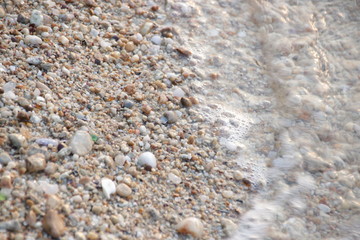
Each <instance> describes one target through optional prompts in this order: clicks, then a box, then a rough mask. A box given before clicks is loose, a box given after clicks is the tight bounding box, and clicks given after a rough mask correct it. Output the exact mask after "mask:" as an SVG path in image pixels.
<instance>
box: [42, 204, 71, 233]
mask: <svg viewBox="0 0 360 240" xmlns="http://www.w3.org/2000/svg"><path fill="white" fill-rule="evenodd" d="M43 228H44V231H45V232H47V233H48V234H49V235H50V236H52V237H54V238H59V237H61V236H63V235H64V234H65V230H66V228H65V223H64V220H63V217H62V216H61V215H59V214H58V212H57V211H56V210H49V211H47V213H46V215H45V217H44V220H43Z"/></svg>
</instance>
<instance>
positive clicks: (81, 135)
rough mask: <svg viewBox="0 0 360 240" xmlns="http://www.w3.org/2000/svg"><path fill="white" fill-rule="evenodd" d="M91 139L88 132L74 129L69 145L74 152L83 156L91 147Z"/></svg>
mask: <svg viewBox="0 0 360 240" xmlns="http://www.w3.org/2000/svg"><path fill="white" fill-rule="evenodd" d="M93 144H94V143H93V140H92V138H91V136H90V134H89V133H88V132H85V131H82V130H79V131H76V132H75V134H74V136H73V138H72V139H71V142H70V147H71V148H72V152H73V153H74V154H78V155H79V156H83V155H85V154H87V153H89V152H90V151H91V150H92V147H93Z"/></svg>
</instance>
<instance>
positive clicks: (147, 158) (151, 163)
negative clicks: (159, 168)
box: [137, 152, 157, 168]
mask: <svg viewBox="0 0 360 240" xmlns="http://www.w3.org/2000/svg"><path fill="white" fill-rule="evenodd" d="M156 162H157V160H156V157H155V156H154V154H152V153H151V152H144V153H142V154H141V155H140V156H139V158H138V161H137V164H138V165H140V166H145V167H150V168H156Z"/></svg>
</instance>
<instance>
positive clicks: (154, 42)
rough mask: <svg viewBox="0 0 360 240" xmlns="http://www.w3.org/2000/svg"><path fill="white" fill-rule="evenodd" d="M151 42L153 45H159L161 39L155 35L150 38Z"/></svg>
mask: <svg viewBox="0 0 360 240" xmlns="http://www.w3.org/2000/svg"><path fill="white" fill-rule="evenodd" d="M151 42H152V43H153V44H155V45H160V44H161V42H162V39H161V37H160V36H159V35H155V36H153V37H152V38H151Z"/></svg>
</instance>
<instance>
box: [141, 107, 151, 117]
mask: <svg viewBox="0 0 360 240" xmlns="http://www.w3.org/2000/svg"><path fill="white" fill-rule="evenodd" d="M151 110H152V109H151V107H150V106H149V105H147V104H144V105H142V107H141V111H142V112H143V113H144V114H145V115H149V114H150V113H151Z"/></svg>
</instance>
